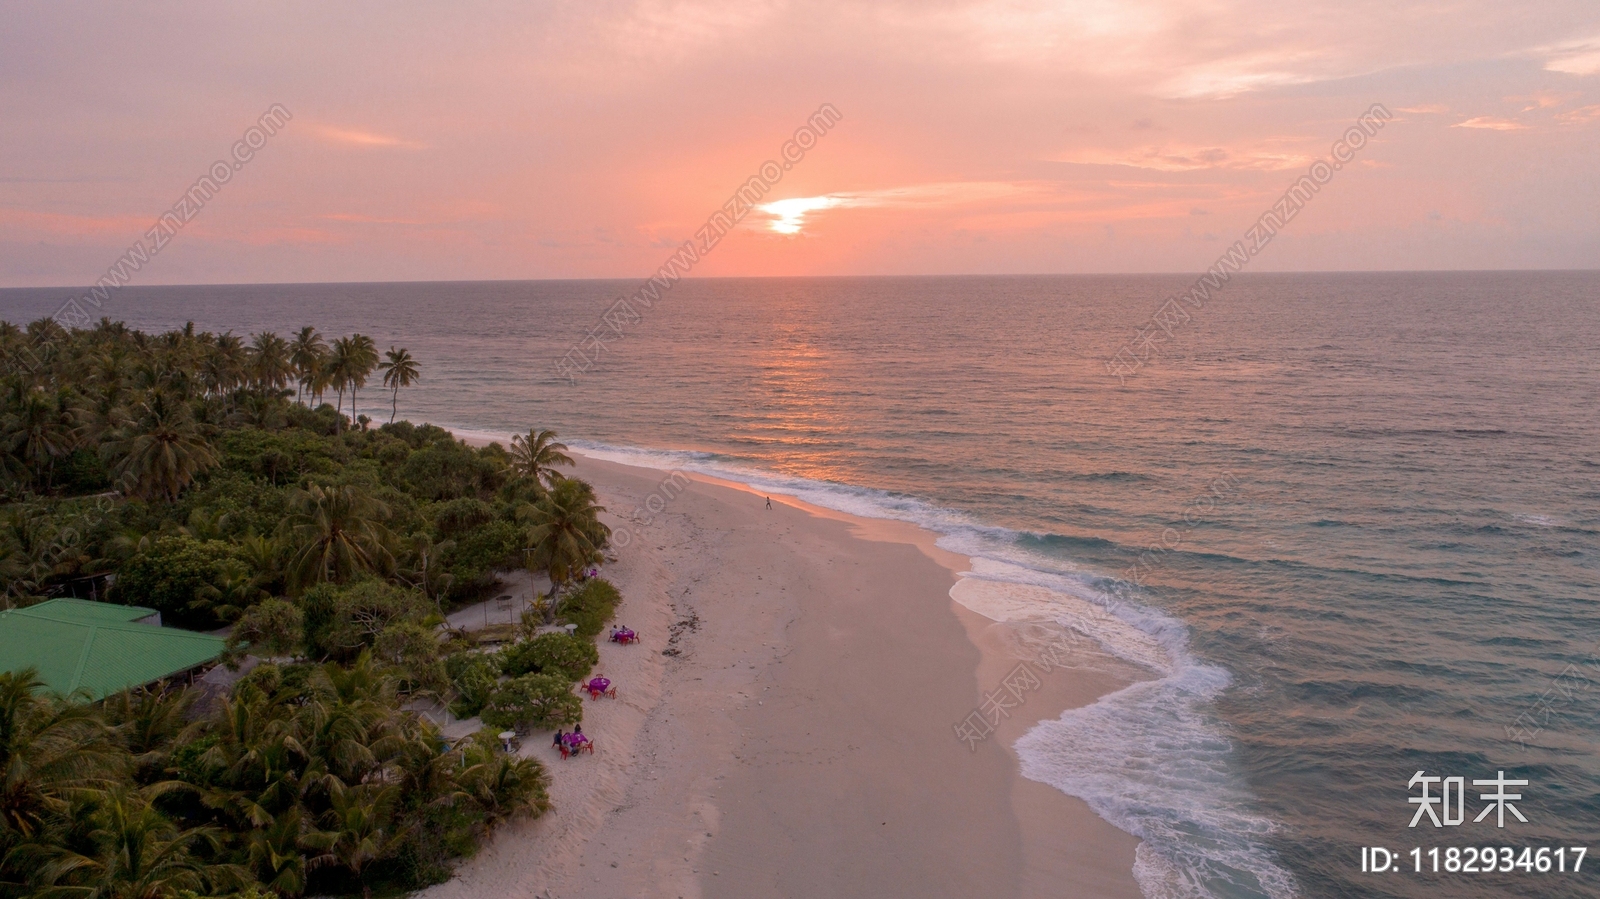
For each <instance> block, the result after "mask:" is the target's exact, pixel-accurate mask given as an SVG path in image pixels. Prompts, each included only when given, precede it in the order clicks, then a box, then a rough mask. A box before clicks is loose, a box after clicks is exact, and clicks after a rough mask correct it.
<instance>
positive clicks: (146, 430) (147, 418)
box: [101, 391, 217, 502]
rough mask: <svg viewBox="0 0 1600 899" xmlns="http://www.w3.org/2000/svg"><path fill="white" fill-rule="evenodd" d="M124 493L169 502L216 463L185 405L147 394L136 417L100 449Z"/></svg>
mask: <svg viewBox="0 0 1600 899" xmlns="http://www.w3.org/2000/svg"><path fill="white" fill-rule="evenodd" d="M101 452H102V454H103V455H104V456H105V457H106V458H107V461H109V462H110V464H111V468H112V474H113V475H114V476H115V477H116V478H117V480H118V482H119V483H120V484H121V485H122V488H123V490H125V491H127V492H128V493H131V494H132V495H134V496H139V497H144V498H146V499H154V498H160V499H165V500H166V501H168V502H172V501H174V500H176V499H177V498H178V494H179V493H181V492H183V488H184V487H187V486H188V485H189V482H190V481H192V480H194V477H195V475H197V474H199V473H201V472H203V471H205V470H206V469H208V468H210V467H211V466H213V465H215V464H216V463H217V457H216V454H215V453H213V452H212V451H211V446H210V445H209V444H207V443H206V441H205V438H203V437H201V436H200V432H199V431H198V430H197V429H196V428H195V424H194V419H193V417H192V416H191V415H190V413H189V409H188V407H187V406H185V405H184V404H182V403H180V402H175V401H173V400H171V399H168V397H167V395H166V394H165V393H162V392H161V391H154V392H151V393H149V394H146V396H145V400H144V402H142V403H140V404H139V408H138V418H137V420H136V421H135V422H134V423H133V425H132V426H130V427H129V428H126V429H125V430H124V434H123V436H122V437H120V438H119V439H117V440H114V441H111V442H108V443H105V444H102V445H101Z"/></svg>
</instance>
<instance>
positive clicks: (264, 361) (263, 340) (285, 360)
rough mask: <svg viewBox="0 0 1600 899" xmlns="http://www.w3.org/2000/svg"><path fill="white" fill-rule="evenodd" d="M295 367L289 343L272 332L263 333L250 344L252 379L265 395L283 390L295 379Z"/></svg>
mask: <svg viewBox="0 0 1600 899" xmlns="http://www.w3.org/2000/svg"><path fill="white" fill-rule="evenodd" d="M294 374H295V365H294V361H293V358H292V355H291V352H290V348H289V342H288V341H286V340H284V339H283V338H282V337H279V336H278V335H276V334H274V333H272V332H271V331H263V332H261V333H260V334H257V335H256V336H255V340H253V341H251V342H250V379H251V381H253V382H254V383H255V387H256V389H257V390H260V391H262V392H263V393H265V392H268V391H274V392H275V391H278V390H282V389H283V388H284V387H285V386H287V385H288V383H289V381H290V379H292V378H293V377H294Z"/></svg>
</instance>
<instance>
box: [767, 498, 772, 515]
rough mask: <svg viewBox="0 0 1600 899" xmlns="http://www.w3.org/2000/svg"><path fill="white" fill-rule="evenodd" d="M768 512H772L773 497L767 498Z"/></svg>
mask: <svg viewBox="0 0 1600 899" xmlns="http://www.w3.org/2000/svg"><path fill="white" fill-rule="evenodd" d="M767 511H768V512H771V511H772V497H770V496H769V497H767Z"/></svg>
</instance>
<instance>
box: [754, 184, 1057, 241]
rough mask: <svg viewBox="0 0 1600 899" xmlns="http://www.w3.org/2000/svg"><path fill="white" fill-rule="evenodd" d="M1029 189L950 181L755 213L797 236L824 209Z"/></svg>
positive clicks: (774, 205)
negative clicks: (811, 215) (809, 218)
mask: <svg viewBox="0 0 1600 899" xmlns="http://www.w3.org/2000/svg"><path fill="white" fill-rule="evenodd" d="M1032 189H1034V188H1033V186H1031V185H1027V184H1022V183H1013V182H1007V181H952V182H944V183H935V184H917V185H911V186H908V187H891V188H885V189H882V190H869V191H859V192H851V193H843V192H841V193H835V194H824V195H822V196H816V197H793V198H790V199H787V200H774V201H773V202H771V203H762V204H760V205H759V206H757V207H756V210H757V211H758V212H761V213H764V214H765V215H766V216H767V220H766V222H765V226H766V228H767V229H768V230H771V231H775V232H777V233H779V234H798V233H800V232H801V231H802V230H803V229H804V227H805V223H806V216H808V215H810V214H811V213H813V212H820V211H822V210H824V209H835V208H843V207H857V208H859V207H868V206H923V207H928V206H955V205H960V204H965V203H975V202H980V201H983V200H992V199H998V198H1001V197H1006V196H1010V195H1014V194H1017V193H1021V192H1024V191H1028V190H1032Z"/></svg>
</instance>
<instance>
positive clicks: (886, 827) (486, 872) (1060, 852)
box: [422, 459, 1139, 899]
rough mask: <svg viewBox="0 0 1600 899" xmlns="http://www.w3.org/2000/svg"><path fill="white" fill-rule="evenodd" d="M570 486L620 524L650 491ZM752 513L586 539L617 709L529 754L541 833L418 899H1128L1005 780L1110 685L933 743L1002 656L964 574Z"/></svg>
mask: <svg viewBox="0 0 1600 899" xmlns="http://www.w3.org/2000/svg"><path fill="white" fill-rule="evenodd" d="M578 475H579V476H581V477H583V478H585V479H587V480H589V481H590V482H591V483H593V484H594V485H595V488H596V490H597V492H598V493H599V495H600V497H601V501H602V502H603V503H604V504H605V505H606V506H607V507H608V508H610V509H613V510H618V511H621V510H630V509H634V508H636V507H638V505H639V504H640V503H641V502H642V501H643V500H644V498H645V497H648V496H650V495H651V494H653V493H659V492H660V491H659V488H660V484H661V482H662V479H663V478H664V477H665V473H664V472H658V471H652V470H648V469H640V468H631V467H627V466H621V465H616V464H612V463H604V462H597V461H594V460H589V459H583V460H581V461H580V463H579V467H578ZM668 492H669V493H670V492H675V491H668ZM773 502H774V505H775V508H774V509H773V510H772V511H770V512H769V511H767V510H766V509H765V508H764V503H763V501H762V499H761V498H760V497H759V496H755V495H753V494H751V493H750V492H749V491H748V490H745V489H744V488H740V487H738V486H737V485H727V484H722V483H716V482H712V481H711V480H710V479H705V478H699V477H696V478H695V479H694V482H693V483H692V484H691V485H690V486H689V487H688V489H687V490H685V491H684V492H682V493H681V494H680V495H677V496H675V497H673V498H672V499H671V500H670V501H669V502H668V503H667V505H666V508H665V510H664V511H663V512H662V514H660V515H658V516H654V519H653V520H652V521H650V523H649V524H648V525H644V524H641V523H639V522H636V521H629V520H626V519H623V518H620V517H618V516H616V515H608V516H607V522H608V523H609V524H611V525H612V526H613V528H616V529H618V531H619V533H620V532H621V529H622V528H627V531H628V537H631V538H632V539H628V538H627V537H625V538H623V539H628V543H627V545H626V546H624V547H621V548H619V549H618V550H616V553H617V556H618V559H617V561H616V562H615V563H612V564H609V565H607V566H606V569H605V576H606V577H608V578H611V579H612V580H614V581H615V582H616V583H617V585H618V586H619V587H620V588H621V589H622V592H623V596H624V603H623V605H622V607H621V609H620V610H619V613H618V622H619V623H622V624H626V625H628V626H630V627H632V628H634V629H635V630H637V631H639V632H640V634H641V635H642V637H643V642H642V643H641V644H639V645H635V646H617V645H614V644H610V643H605V642H602V644H601V648H600V667H599V668H598V669H597V670H598V673H601V674H604V675H606V676H607V677H610V678H611V679H612V681H613V682H614V683H615V684H616V685H617V687H618V699H616V700H607V699H602V700H599V701H590V700H588V699H585V718H584V724H583V729H584V731H585V733H588V734H589V735H591V736H592V737H593V738H594V739H595V742H596V745H597V752H596V754H595V755H594V756H582V757H579V758H574V759H571V760H567V761H562V760H561V759H560V757H559V755H557V754H555V752H554V751H553V750H552V749H550V748H549V739H550V738H549V735H548V734H543V735H540V734H535V735H534V736H533V737H531V738H530V739H529V740H528V743H527V746H525V747H524V752H528V753H531V754H535V755H537V756H538V757H540V758H542V759H544V760H545V761H546V762H547V765H548V767H549V769H550V773H551V778H552V787H551V794H552V799H553V800H554V802H555V806H556V809H555V811H553V812H551V813H550V814H547V815H545V816H544V817H543V818H540V819H538V820H534V821H524V822H519V823H514V824H511V825H509V826H506V827H503V828H501V829H500V830H499V831H498V832H497V833H496V835H495V837H494V839H493V840H492V843H491V844H490V845H489V846H488V847H486V848H485V849H484V850H483V851H482V852H481V853H480V854H479V855H478V856H476V857H475V858H473V859H470V860H467V861H466V862H464V863H462V865H461V866H460V870H459V872H458V874H457V876H456V877H455V878H454V879H452V880H451V881H450V882H448V883H445V884H441V885H439V886H437V887H433V888H431V889H429V890H426V891H424V893H423V894H422V895H423V896H426V897H428V899H457V897H475V899H500V897H546V896H548V897H552V899H554V897H560V899H577V897H669V899H670V897H683V899H690V897H695V899H698V897H741V899H744V897H756V896H818V897H825V896H826V897H837V896H869V895H870V896H917V897H934V896H952V897H955V896H962V897H966V896H976V895H983V896H987V897H1010V896H1027V897H1045V896H1065V895H1071V896H1109V897H1127V899H1134V897H1138V896H1139V891H1138V888H1137V886H1136V885H1135V883H1134V881H1133V877H1132V873H1131V871H1132V866H1133V853H1134V848H1135V846H1136V842H1137V841H1136V840H1135V839H1134V838H1133V837H1130V836H1128V835H1127V834H1124V833H1122V832H1120V831H1118V830H1116V829H1115V828H1113V827H1111V826H1110V825H1109V824H1107V823H1105V822H1104V821H1102V820H1101V819H1099V818H1098V817H1096V816H1095V815H1094V814H1093V813H1092V812H1090V811H1089V809H1088V808H1087V806H1085V805H1084V804H1083V803H1082V802H1080V801H1078V800H1075V799H1072V798H1070V797H1067V796H1065V795H1063V794H1061V793H1059V792H1058V791H1056V790H1054V789H1052V788H1050V787H1048V786H1045V785H1043V784H1039V783H1035V782H1032V781H1027V780H1025V779H1023V778H1021V777H1020V776H1019V774H1018V773H1017V772H1018V764H1017V760H1016V758H1015V756H1014V754H1013V753H1012V751H1011V750H1010V748H1009V746H1010V744H1011V742H1012V741H1014V740H1015V739H1016V737H1017V736H1020V735H1021V733H1023V732H1024V731H1025V730H1026V729H1027V728H1028V727H1029V726H1031V725H1032V723H1033V722H1034V721H1037V720H1039V719H1041V718H1044V717H1047V716H1052V717H1053V716H1054V715H1056V714H1059V712H1060V711H1061V710H1062V709H1064V708H1068V707H1071V706H1076V705H1081V704H1085V703H1088V702H1092V701H1093V700H1094V698H1095V697H1096V696H1098V695H1101V694H1102V693H1104V692H1107V691H1109V690H1112V689H1115V688H1117V687H1119V686H1121V685H1122V684H1123V683H1126V680H1125V679H1124V677H1125V676H1124V675H1123V674H1121V673H1116V672H1117V669H1116V668H1115V666H1105V665H1097V666H1095V670H1099V671H1111V672H1113V673H1112V674H1105V673H1084V672H1073V671H1057V672H1054V673H1052V674H1051V675H1049V676H1048V677H1047V678H1046V679H1045V683H1044V686H1043V687H1041V688H1040V689H1039V690H1037V691H1036V692H1034V693H1032V694H1030V696H1029V698H1028V700H1027V702H1026V704H1025V705H1024V707H1022V708H1020V709H1018V710H1016V711H1015V712H1014V714H1013V717H1012V718H1010V719H1008V720H1007V721H1005V722H1004V723H1003V724H1002V726H1001V728H1000V730H999V732H998V733H997V734H996V737H995V738H993V739H990V740H987V741H985V742H983V743H981V744H979V745H978V748H977V751H971V750H970V749H969V748H968V747H967V746H965V745H963V744H962V743H961V742H960V741H959V740H957V739H956V737H955V734H954V731H953V730H952V725H953V724H954V723H955V722H956V721H959V720H961V719H962V718H963V717H965V716H966V715H967V714H968V713H969V712H971V711H972V710H973V709H974V708H975V707H976V706H977V704H978V702H979V696H980V691H981V690H983V689H991V690H992V689H994V688H995V687H996V686H997V685H998V684H999V682H1000V678H1001V677H1003V676H1004V675H1005V673H1006V672H1007V671H1009V670H1010V669H1011V668H1012V667H1013V666H1014V665H1015V664H1016V661H1017V659H1016V657H1015V648H1014V647H1015V641H1014V640H1013V639H1009V638H1008V635H1007V633H1006V628H1007V627H1008V626H1006V625H1000V624H996V623H995V622H992V621H990V620H988V619H987V618H984V617H983V616H981V615H978V614H976V613H974V612H972V611H970V610H968V609H966V608H963V607H961V606H959V605H957V604H956V603H955V602H953V601H952V600H951V599H950V597H949V590H950V587H951V586H952V585H953V584H954V582H955V579H956V578H955V572H957V571H960V570H963V569H964V568H965V567H966V560H965V559H963V558H961V557H959V556H952V555H950V554H948V553H944V552H942V551H940V550H937V549H935V548H934V547H933V535H932V534H929V533H927V532H925V531H921V530H919V529H917V528H914V527H911V526H909V525H902V524H898V523H892V522H880V521H868V520H864V519H856V518H852V517H850V516H845V515H841V514H839V513H834V512H830V511H826V510H820V509H815V508H813V507H809V506H805V505H803V504H800V503H798V502H795V501H793V500H790V499H788V498H784V497H779V496H774V497H773ZM691 619H693V620H695V621H697V625H696V626H694V627H689V626H686V625H684V624H683V622H687V621H689V620H691ZM675 624H676V625H678V627H679V630H681V635H680V636H679V637H678V639H677V641H676V643H675V644H669V639H670V634H671V633H672V632H673V626H674V625H675ZM669 645H670V646H671V647H673V648H676V649H678V650H680V652H681V654H679V655H676V656H666V655H663V654H662V651H663V650H664V649H667V648H669ZM1084 651H1085V652H1092V650H1087V649H1086V650H1084ZM1129 674H1130V675H1131V672H1130V673H1129Z"/></svg>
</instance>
